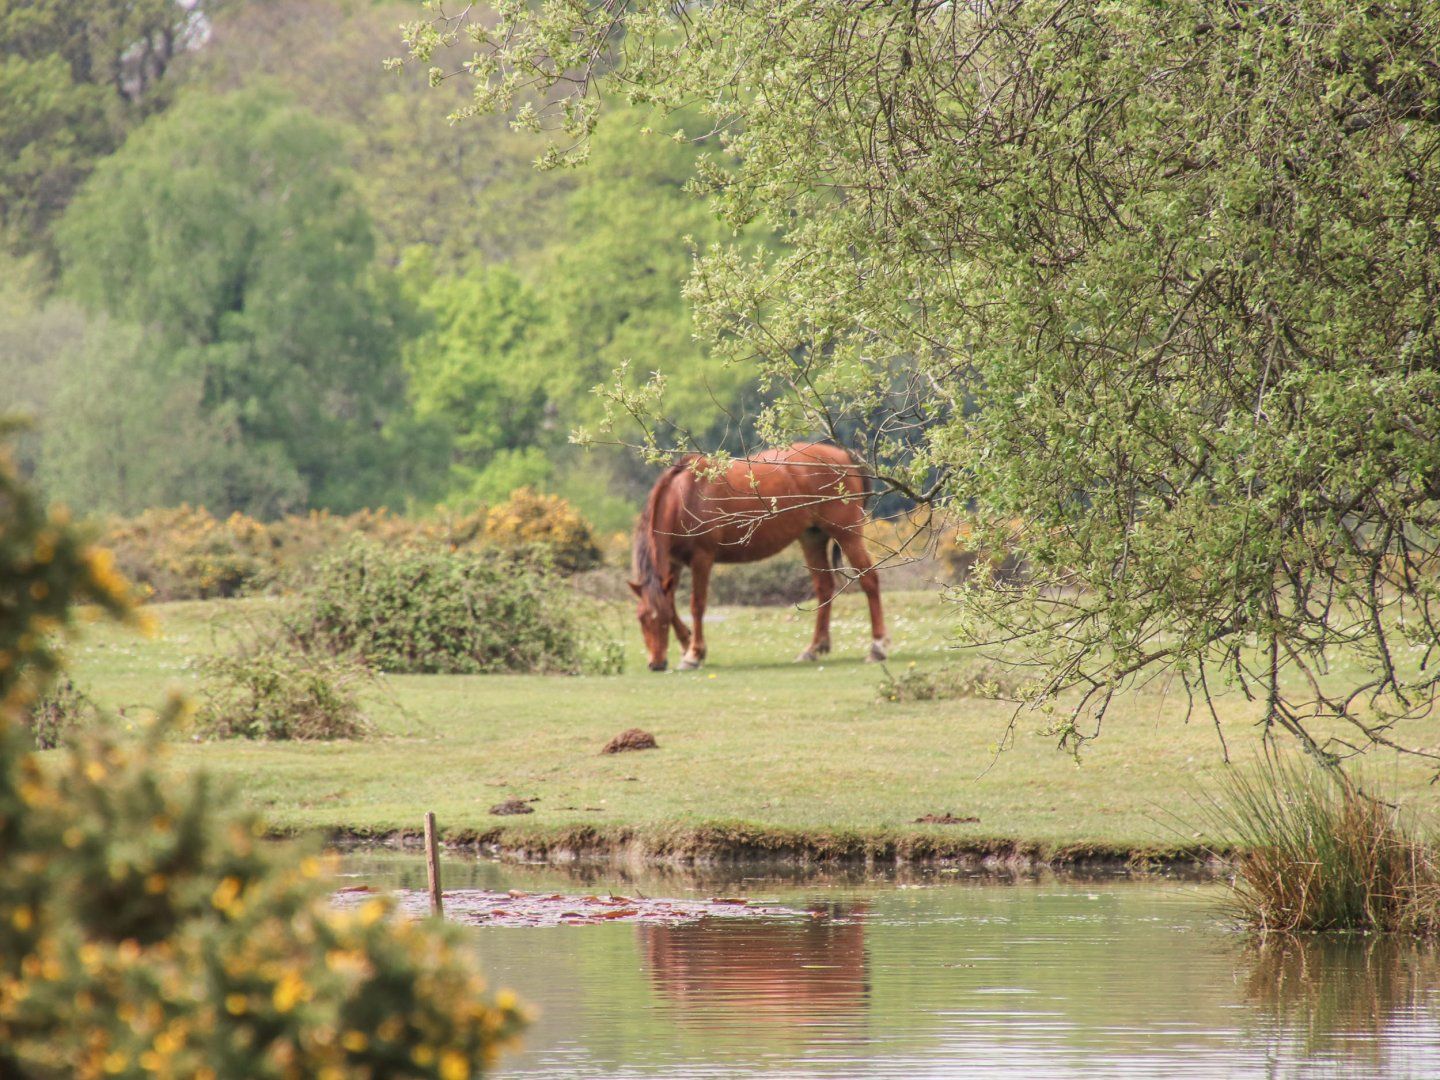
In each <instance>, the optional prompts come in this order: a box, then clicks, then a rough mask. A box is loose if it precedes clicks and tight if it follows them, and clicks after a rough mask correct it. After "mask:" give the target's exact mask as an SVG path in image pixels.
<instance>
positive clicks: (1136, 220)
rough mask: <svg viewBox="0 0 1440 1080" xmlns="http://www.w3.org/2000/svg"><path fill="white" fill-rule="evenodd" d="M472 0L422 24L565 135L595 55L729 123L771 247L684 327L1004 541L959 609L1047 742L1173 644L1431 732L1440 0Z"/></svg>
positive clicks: (733, 152) (1295, 699) (428, 47)
mask: <svg viewBox="0 0 1440 1080" xmlns="http://www.w3.org/2000/svg"><path fill="white" fill-rule="evenodd" d="M463 21H464V20H463V19H461V20H455V21H452V20H447V19H443V18H442V19H440V20H439V21H437V22H434V23H430V24H425V25H421V26H417V27H413V28H412V29H411V31H410V34H409V37H410V40H411V41H412V43H413V46H414V48H413V52H414V55H415V56H416V57H417V58H419V59H421V60H422V61H423V60H427V59H429V58H430V57H431V55H432V47H433V46H434V45H436V44H437V43H439V42H442V41H445V40H448V39H449V35H452V34H454V35H458V34H459V33H460V32H461V31H462V30H463V31H464V32H465V33H467V34H469V35H470V36H471V37H473V38H474V39H475V40H476V41H477V42H478V43H479V45H480V49H481V58H480V60H479V62H477V63H475V64H472V65H470V66H469V67H468V68H467V69H466V71H467V73H469V74H472V75H473V76H474V77H475V78H476V79H477V80H478V82H477V85H476V93H477V108H479V109H482V110H483V109H495V110H502V111H503V110H507V109H511V108H514V107H515V106H516V105H517V104H518V103H520V102H521V101H523V100H525V96H526V95H529V97H530V98H531V99H539V100H545V101H552V102H553V103H554V107H553V109H551V110H550V111H549V115H551V116H553V118H554V120H555V122H556V123H557V125H558V126H560V127H561V128H563V129H564V135H565V140H564V141H566V142H568V143H570V144H572V145H576V146H583V143H584V140H585V138H586V137H587V135H588V134H589V133H590V131H591V130H592V128H593V122H594V115H595V111H596V109H595V105H596V98H595V95H594V94H593V93H592V91H593V90H594V87H595V82H596V80H597V79H598V78H601V77H602V76H603V77H604V78H605V79H606V80H607V81H608V84H609V86H610V87H611V88H612V89H613V90H614V91H615V92H616V93H618V94H620V95H623V96H625V97H628V98H629V99H630V100H632V101H636V102H643V103H645V104H655V103H659V104H662V105H666V106H670V107H675V106H678V105H680V104H682V103H686V102H692V101H700V102H704V103H706V104H705V105H704V108H705V109H706V111H707V113H708V115H709V116H710V119H711V121H712V123H713V124H714V126H715V127H716V128H717V129H718V130H720V131H722V132H724V133H725V136H726V138H725V142H726V145H727V147H728V151H729V155H728V157H726V158H719V157H717V158H715V159H713V160H711V161H709V162H704V163H701V167H700V169H699V178H700V180H701V182H702V183H703V184H704V185H705V186H706V187H707V189H708V190H709V191H710V192H711V193H712V194H713V195H714V197H715V199H716V201H717V205H718V206H719V207H720V208H721V209H722V210H723V211H724V212H725V213H726V215H727V216H728V218H729V220H730V221H731V222H732V224H734V225H737V226H739V225H744V224H746V223H748V222H751V221H754V220H756V219H757V218H758V219H760V220H763V221H765V222H767V223H768V224H770V225H771V226H773V227H777V228H779V227H783V228H785V230H786V233H785V235H786V240H787V243H788V245H789V247H788V248H787V249H786V250H784V251H781V252H776V253H772V254H770V255H768V256H762V257H760V258H758V259H748V258H742V257H741V256H740V255H738V254H737V253H735V252H733V251H728V250H724V249H720V250H716V251H715V252H714V253H712V254H711V255H710V256H709V257H708V258H707V259H706V260H705V261H704V262H702V264H701V265H700V267H699V269H698V271H697V274H696V277H695V278H694V279H693V281H692V284H691V289H690V292H691V296H692V298H693V299H694V300H695V302H696V303H697V305H698V308H699V311H700V314H701V320H702V326H703V329H704V331H705V333H706V335H707V336H708V337H709V338H710V339H711V340H712V342H714V344H715V347H716V348H718V349H719V350H721V351H722V353H723V354H724V355H728V356H731V357H734V358H736V359H737V360H745V361H749V362H751V363H752V364H753V365H754V366H755V370H757V371H758V372H759V374H760V377H761V379H762V380H768V381H771V382H774V383H778V384H781V385H785V386H788V387H789V390H790V392H789V394H788V395H787V396H786V398H785V399H784V400H783V401H782V402H780V403H777V405H776V406H775V407H773V408H772V409H770V410H769V413H768V415H767V420H766V423H765V425H764V427H765V430H767V431H768V432H769V433H770V434H771V435H772V436H773V437H776V438H779V437H782V436H783V435H784V434H785V433H787V432H804V431H809V430H813V429H815V428H819V429H820V430H825V431H832V432H836V433H843V431H844V430H845V426H846V424H847V423H848V422H850V421H852V420H855V419H856V418H860V417H863V416H866V415H873V414H874V412H875V411H876V409H877V407H880V406H884V412H885V414H886V415H888V416H891V417H894V418H896V419H895V421H894V422H893V423H892V424H891V425H889V426H888V427H887V426H886V425H881V426H880V427H879V428H878V429H872V431H871V433H870V437H869V438H868V439H867V440H866V441H865V442H864V443H863V444H862V445H860V446H859V447H858V449H860V450H861V451H862V452H864V454H865V456H866V457H867V459H868V460H869V461H870V462H871V464H872V465H873V467H874V468H875V470H876V471H877V473H879V474H880V475H881V476H882V477H884V478H886V480H887V482H888V483H889V484H890V486H892V487H895V488H897V489H900V490H903V491H906V492H908V493H910V494H913V495H914V496H916V497H919V498H921V499H924V500H928V501H930V502H932V503H940V504H948V505H951V506H953V507H956V508H963V509H964V510H965V512H966V513H967V514H970V515H973V516H974V518H975V519H976V520H977V521H978V522H980V523H981V525H982V526H983V529H982V532H983V533H985V534H988V536H989V537H990V538H991V539H992V540H995V541H1000V540H1004V541H1006V542H1009V543H1012V544H1018V545H1020V546H1021V547H1023V549H1024V550H1025V551H1026V553H1027V556H1028V558H1029V560H1030V563H1031V565H1032V567H1033V573H1032V575H1031V576H1030V578H1029V580H1028V581H1027V582H1024V583H1021V584H1016V585H1013V586H1011V587H1010V588H1008V589H996V588H988V587H981V586H977V587H972V588H968V589H965V590H962V592H961V593H960V599H962V600H963V601H964V605H965V606H964V609H963V610H964V622H963V628H964V630H965V633H966V634H967V636H968V638H969V640H971V641H974V642H982V643H989V644H992V645H994V646H995V647H996V648H997V649H999V650H1000V651H1001V652H1002V653H1004V654H1005V655H1007V656H1009V657H1010V658H1012V659H1015V660H1017V661H1021V662H1025V663H1029V664H1031V665H1034V667H1033V670H1034V671H1035V672H1036V682H1035V686H1034V687H1033V698H1032V701H1031V704H1032V706H1033V707H1036V708H1039V709H1040V710H1042V712H1044V713H1046V714H1050V713H1052V712H1053V713H1054V715H1053V716H1052V717H1051V719H1050V720H1048V721H1047V727H1048V730H1050V731H1051V732H1053V733H1055V734H1057V735H1058V736H1059V737H1060V739H1061V740H1062V742H1065V743H1069V744H1072V745H1078V744H1079V742H1081V741H1083V740H1084V739H1085V738H1089V737H1092V736H1094V735H1095V734H1097V733H1098V731H1099V728H1100V724H1101V722H1102V720H1103V718H1104V715H1105V712H1106V707H1107V705H1108V704H1109V702H1110V701H1111V700H1112V698H1113V695H1114V694H1115V693H1116V692H1117V691H1119V690H1122V689H1123V688H1125V687H1126V686H1128V685H1130V684H1132V683H1134V682H1135V681H1137V680H1143V679H1149V678H1153V677H1156V676H1157V675H1160V674H1162V673H1168V674H1170V675H1174V676H1177V677H1178V678H1179V680H1180V681H1181V682H1182V683H1183V685H1184V686H1186V687H1187V688H1189V689H1190V690H1191V691H1192V692H1194V693H1195V694H1197V695H1198V696H1199V698H1201V699H1208V696H1209V694H1210V693H1211V692H1212V690H1214V689H1217V687H1216V680H1225V681H1226V683H1227V684H1234V685H1237V686H1238V687H1239V688H1240V689H1241V690H1242V691H1243V692H1245V693H1247V694H1250V695H1252V696H1254V697H1255V698H1256V699H1257V700H1258V701H1259V703H1260V705H1261V708H1262V713H1261V716H1262V722H1263V723H1264V724H1265V725H1266V727H1267V730H1268V729H1269V728H1271V727H1272V726H1273V727H1274V728H1277V729H1285V730H1288V731H1290V732H1292V733H1294V734H1295V735H1296V736H1297V737H1299V738H1300V739H1301V740H1302V742H1303V743H1304V744H1305V745H1306V746H1307V747H1308V748H1310V749H1311V750H1313V751H1315V752H1316V753H1317V754H1320V755H1321V756H1322V757H1326V758H1327V759H1328V757H1329V756H1330V755H1332V754H1335V753H1345V752H1348V751H1350V750H1354V749H1363V748H1364V747H1366V746H1368V745H1372V744H1373V743H1376V742H1382V743H1389V742H1392V741H1395V740H1397V739H1399V740H1400V741H1402V742H1406V743H1408V744H1409V745H1411V746H1412V747H1414V746H1418V745H1422V744H1424V743H1425V742H1427V741H1428V740H1424V739H1422V738H1421V737H1420V736H1419V729H1418V728H1416V727H1415V724H1416V722H1418V721H1419V720H1421V719H1422V718H1424V717H1425V716H1427V715H1428V714H1429V713H1430V712H1431V710H1432V708H1433V705H1434V702H1435V697H1436V691H1437V681H1436V680H1437V676H1436V675H1435V674H1434V671H1435V669H1434V666H1433V664H1431V663H1430V661H1431V660H1432V659H1433V655H1434V653H1435V651H1436V649H1437V648H1440V624H1437V621H1436V618H1437V615H1440V612H1437V610H1436V602H1437V599H1440V598H1437V584H1440V577H1437V574H1436V569H1437V566H1436V560H1437V555H1440V552H1437V544H1440V479H1437V478H1440V408H1437V404H1440V400H1437V394H1440V326H1437V320H1436V312H1437V311H1440V296H1437V291H1440V275H1436V274H1435V272H1434V269H1435V266H1436V265H1437V263H1440V230H1437V228H1436V222H1437V220H1440V153H1437V150H1440V145H1437V144H1440V13H1437V11H1436V9H1435V7H1434V5H1432V4H1429V3H1423V2H1419V0H1401V2H1397V3H1385V4H1368V5H1361V6H1356V5H1353V4H1348V3H1341V2H1338V0H1292V2H1289V3H1283V4H1268V5H1261V6H1247V5H1237V4H1225V5H1216V4H1213V3H1209V2H1202V0H1189V2H1180V3H1172V4H1163V5H1156V4H1150V3H1147V2H1143V0H1122V2H1119V3H1113V4H1107V5H1104V6H1096V5H1088V4H1074V3H1071V2H1069V0H1048V2H1043V3H1033V4H1032V3H1001V4H994V5H980V6H965V5H953V4H938V3H937V4H912V5H889V4H881V5H827V4H808V3H801V4H781V3H778V2H775V0H737V2H733V3H731V2H727V3H722V4H715V5H710V6H708V7H703V8H686V9H684V11H683V12H676V11H671V10H670V9H665V8H662V7H657V6H654V5H649V4H635V5H630V4H605V5H595V6H583V5H577V6H565V7H555V6H547V7H544V8H539V9H532V8H523V7H519V8H514V9H511V10H507V12H506V13H505V14H504V15H503V16H502V17H501V18H499V19H498V20H494V21H489V22H480V21H472V22H469V23H467V24H466V25H464V26H463V27H462V26H461V23H462V22H463ZM555 73H563V76H562V75H560V74H555ZM521 119H522V120H527V121H531V122H532V123H533V122H538V121H535V120H533V119H532V118H531V117H530V116H528V115H524V116H522V117H521ZM564 153H565V151H564V150H563V149H557V150H556V151H554V153H553V154H552V155H551V159H552V160H561V159H563V156H564ZM897 370H901V371H904V372H906V373H907V375H906V377H904V378H902V379H900V380H899V381H898V382H897V380H896V378H895V375H896V372H897ZM967 406H968V408H967ZM917 435H918V437H917ZM1342 658H1343V659H1342ZM1336 721H1338V723H1337V722H1336Z"/></svg>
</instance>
